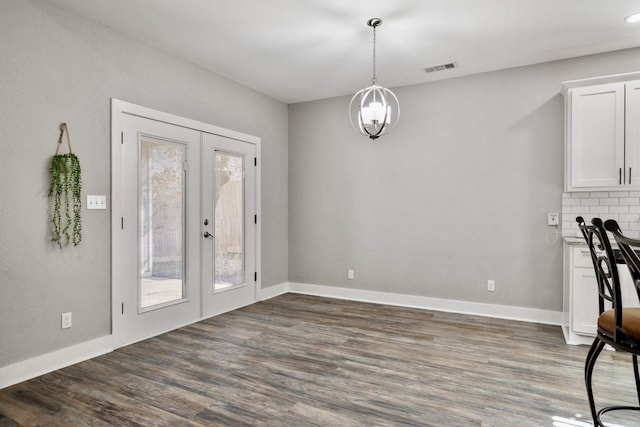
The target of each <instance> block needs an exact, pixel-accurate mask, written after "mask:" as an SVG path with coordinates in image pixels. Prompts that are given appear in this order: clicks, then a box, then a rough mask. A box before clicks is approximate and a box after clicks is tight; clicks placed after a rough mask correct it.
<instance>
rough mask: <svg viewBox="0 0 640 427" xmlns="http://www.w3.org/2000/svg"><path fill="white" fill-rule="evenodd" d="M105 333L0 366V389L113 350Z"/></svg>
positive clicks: (109, 338)
mask: <svg viewBox="0 0 640 427" xmlns="http://www.w3.org/2000/svg"><path fill="white" fill-rule="evenodd" d="M112 338H113V337H112V336H111V335H106V336H104V337H100V338H96V339H93V340H91V341H85V342H83V343H80V344H75V345H72V346H70V347H65V348H63V349H60V350H56V351H52V352H51V353H47V354H43V355H41V356H36V357H32V358H31V359H27V360H22V361H20V362H16V363H14V364H12V365H7V366H3V367H1V368H0V389H3V388H5V387H9V386H11V385H14V384H17V383H19V382H22V381H26V380H29V379H31V378H35V377H38V376H40V375H43V374H46V373H48V372H51V371H55V370H57V369H62V368H66V367H67V366H71V365H73V364H75V363H79V362H83V361H85V360H88V359H92V358H94V357H97V356H100V355H103V354H106V353H109V352H110V351H113V339H112Z"/></svg>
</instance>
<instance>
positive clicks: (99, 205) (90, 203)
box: [87, 195, 107, 209]
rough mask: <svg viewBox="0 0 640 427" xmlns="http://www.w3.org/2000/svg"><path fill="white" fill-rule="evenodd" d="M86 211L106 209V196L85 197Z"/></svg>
mask: <svg viewBox="0 0 640 427" xmlns="http://www.w3.org/2000/svg"><path fill="white" fill-rule="evenodd" d="M87 209H107V196H89V195H87Z"/></svg>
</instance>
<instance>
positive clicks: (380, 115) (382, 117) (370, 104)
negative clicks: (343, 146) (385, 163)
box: [349, 18, 400, 139]
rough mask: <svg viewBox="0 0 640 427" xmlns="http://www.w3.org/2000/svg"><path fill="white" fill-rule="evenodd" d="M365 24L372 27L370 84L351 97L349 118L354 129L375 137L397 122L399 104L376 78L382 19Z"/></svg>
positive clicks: (374, 19)
mask: <svg viewBox="0 0 640 427" xmlns="http://www.w3.org/2000/svg"><path fill="white" fill-rule="evenodd" d="M367 25H368V26H370V27H371V28H373V77H372V78H371V86H368V87H366V88H364V89H362V90H360V91H358V92H357V93H356V94H355V95H353V98H351V103H350V104H349V120H350V121H351V126H353V128H354V129H355V130H356V131H358V132H360V133H361V134H363V135H366V136H368V137H369V138H371V139H377V138H379V137H381V136H382V135H385V134H387V133H389V131H391V129H393V128H394V127H396V125H397V124H398V119H400V104H399V103H398V98H397V97H396V96H395V94H394V93H393V92H391V91H390V90H389V89H387V88H384V87H382V86H380V85H378V81H377V79H376V28H377V27H379V26H380V25H382V19H380V18H371V19H369V20H368V21H367Z"/></svg>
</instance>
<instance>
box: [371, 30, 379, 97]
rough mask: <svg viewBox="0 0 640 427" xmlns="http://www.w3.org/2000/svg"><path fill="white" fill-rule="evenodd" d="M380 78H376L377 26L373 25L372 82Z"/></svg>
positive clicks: (374, 82)
mask: <svg viewBox="0 0 640 427" xmlns="http://www.w3.org/2000/svg"><path fill="white" fill-rule="evenodd" d="M377 82H378V79H376V26H375V25H374V26H373V78H372V79H371V84H374V85H375V84H376V83H377Z"/></svg>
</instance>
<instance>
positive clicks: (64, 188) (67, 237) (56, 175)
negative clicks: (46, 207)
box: [49, 123, 82, 247]
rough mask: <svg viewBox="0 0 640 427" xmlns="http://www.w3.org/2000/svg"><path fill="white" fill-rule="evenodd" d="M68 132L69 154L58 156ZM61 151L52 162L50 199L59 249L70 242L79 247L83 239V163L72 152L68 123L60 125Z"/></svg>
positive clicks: (52, 225)
mask: <svg viewBox="0 0 640 427" xmlns="http://www.w3.org/2000/svg"><path fill="white" fill-rule="evenodd" d="M65 131H67V144H68V146H69V153H67V154H58V149H59V148H60V145H61V144H62V135H63V134H64V132H65ZM58 149H56V154H55V155H54V156H53V158H52V159H51V168H50V173H51V186H50V187H49V198H51V199H52V200H53V213H52V217H51V232H52V234H53V236H52V238H51V240H52V241H54V242H56V243H57V244H58V245H59V246H60V247H63V246H66V245H68V244H69V243H71V244H73V246H77V245H78V244H79V243H80V241H81V240H82V222H81V216H80V212H81V209H82V198H81V191H82V181H81V173H82V170H81V168H80V160H79V159H78V157H77V156H76V155H75V154H74V153H73V152H72V151H71V141H70V140H69V130H68V129H67V125H66V123H62V124H61V125H60V138H58Z"/></svg>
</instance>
